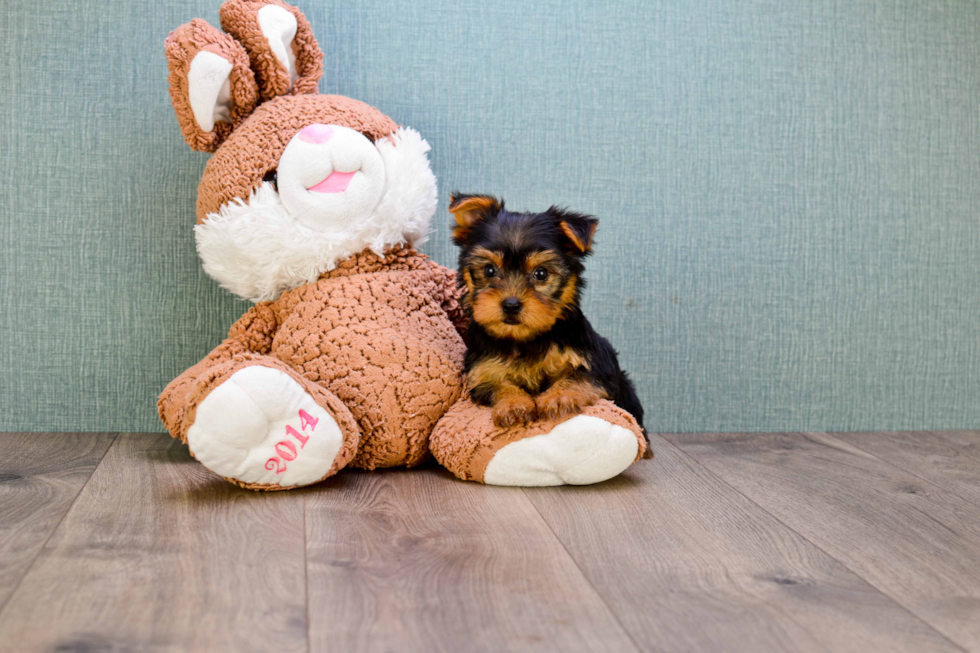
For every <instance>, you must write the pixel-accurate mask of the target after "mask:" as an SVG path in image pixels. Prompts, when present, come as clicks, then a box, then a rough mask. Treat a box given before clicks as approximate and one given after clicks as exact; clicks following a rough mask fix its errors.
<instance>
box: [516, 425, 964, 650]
mask: <svg viewBox="0 0 980 653" xmlns="http://www.w3.org/2000/svg"><path fill="white" fill-rule="evenodd" d="M651 442H652V445H653V448H654V451H656V455H657V457H656V458H655V459H654V460H652V461H641V462H640V463H638V464H636V465H634V466H633V467H632V468H630V469H629V470H627V472H626V473H624V474H623V475H621V476H620V477H618V478H616V479H613V480H611V481H609V482H607V483H604V484H600V485H595V486H588V487H579V488H569V487H564V488H541V489H528V490H525V492H526V494H527V496H528V497H529V498H530V499H531V501H532V503H534V505H535V507H537V509H538V511H539V512H540V513H541V515H542V516H543V517H544V518H545V520H546V521H547V522H548V524H549V525H550V526H551V528H552V529H553V530H554V532H555V533H556V534H557V536H558V538H559V539H560V540H561V541H562V543H563V544H564V545H565V547H566V549H567V550H568V551H569V553H570V554H571V555H572V557H573V558H574V560H575V561H576V562H577V563H578V565H579V567H580V568H581V569H582V570H583V571H584V572H585V574H586V576H587V577H588V578H589V580H591V581H592V583H593V584H594V586H595V587H596V589H597V590H598V592H599V594H600V595H601V596H602V597H603V599H604V600H605V601H606V603H607V604H609V606H610V607H611V608H612V609H613V611H614V612H615V613H616V615H617V617H618V618H619V620H620V622H621V623H622V624H623V626H624V627H625V628H626V630H627V631H628V632H629V634H630V635H631V636H632V638H633V640H634V641H635V642H637V644H638V645H639V647H640V648H641V649H643V650H657V651H747V652H748V651H751V652H761V651H789V650H792V651H826V650H833V651H855V652H861V653H864V652H866V651H915V652H921V651H951V650H959V649H958V648H957V647H955V646H954V645H953V644H952V643H950V642H949V641H948V640H946V639H945V638H944V637H942V636H941V635H940V634H939V633H937V632H936V631H935V630H934V629H932V628H930V627H929V626H928V625H926V624H925V623H923V622H922V621H921V620H920V619H918V618H916V617H915V616H914V615H912V614H910V613H909V612H908V611H907V610H905V609H904V608H902V607H901V606H899V605H898V604H896V603H895V602H894V601H892V600H891V599H889V598H887V597H886V596H884V595H882V594H881V593H880V592H879V591H877V590H876V589H875V588H873V587H872V586H871V585H869V584H868V583H867V582H865V581H864V580H862V579H861V578H859V577H858V576H856V575H855V574H853V573H852V572H850V571H849V570H847V569H846V568H845V567H844V566H843V565H841V564H840V563H838V562H837V561H836V560H834V559H833V558H831V557H830V556H828V555H826V554H825V553H824V552H823V551H821V550H819V549H818V548H817V547H815V546H813V545H812V544H811V543H809V542H807V541H806V540H805V539H804V538H802V537H800V536H799V535H798V534H797V533H795V532H794V531H792V530H790V529H789V528H787V527H786V526H785V525H783V524H781V523H780V522H779V521H777V520H776V519H774V518H773V517H772V516H771V515H769V514H768V513H766V512H765V511H763V510H762V509H760V508H759V507H758V506H756V505H755V504H753V503H752V502H750V501H748V500H747V499H746V498H745V497H743V496H742V495H740V494H739V493H738V492H736V491H735V490H733V489H732V488H731V487H729V486H728V485H726V484H725V483H722V482H721V481H720V480H718V478H717V477H716V476H714V475H713V474H711V473H710V472H708V471H707V470H706V469H704V468H703V467H702V466H701V465H699V464H697V463H696V462H695V461H693V460H692V459H691V458H690V457H688V456H686V455H685V454H683V453H682V452H680V451H678V450H677V449H675V448H674V447H673V446H671V445H670V444H668V443H667V442H666V441H665V440H663V439H662V438H660V437H658V436H654V435H651Z"/></svg>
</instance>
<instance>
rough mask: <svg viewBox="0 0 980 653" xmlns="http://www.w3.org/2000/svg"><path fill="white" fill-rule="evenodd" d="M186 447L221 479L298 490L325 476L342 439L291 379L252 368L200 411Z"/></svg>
mask: <svg viewBox="0 0 980 653" xmlns="http://www.w3.org/2000/svg"><path fill="white" fill-rule="evenodd" d="M187 444H188V446H189V447H190V449H191V451H192V452H193V453H194V456H195V457H196V458H197V459H198V460H199V461H200V462H201V463H202V464H203V465H204V466H205V467H207V468H208V469H210V470H211V471H213V472H215V473H216V474H220V475H221V476H224V477H225V478H230V479H234V480H237V481H241V482H244V483H248V484H256V485H267V486H272V487H275V486H279V487H298V486H301V485H309V484H310V483H316V482H317V481H320V480H322V479H323V478H324V477H326V476H327V474H328V473H329V472H330V468H331V467H332V466H333V463H334V460H335V459H336V458H337V454H338V453H339V452H340V448H341V445H342V444H343V434H342V433H341V431H340V427H339V426H338V425H337V422H336V421H335V420H334V418H333V417H332V416H331V414H330V413H329V412H328V411H326V410H324V409H323V408H321V407H320V405H319V404H317V403H316V401H314V400H313V397H311V396H310V395H309V394H308V393H307V392H306V390H304V389H303V387H302V386H301V385H300V384H299V383H297V382H296V381H294V380H293V379H292V378H290V377H289V375H287V374H285V373H283V372H280V371H279V370H275V369H272V368H269V367H263V366H261V365H252V366H250V367H246V368H244V369H241V370H239V371H237V372H235V373H234V374H232V375H231V376H230V377H229V378H228V380H226V381H225V382H224V383H222V384H221V385H219V386H218V387H216V388H215V389H214V390H212V391H211V392H210V393H209V394H208V396H207V397H205V398H204V400H203V401H202V402H201V403H200V404H199V405H198V407H197V414H196V416H195V418H194V424H193V425H192V426H191V427H190V429H189V430H188V431H187Z"/></svg>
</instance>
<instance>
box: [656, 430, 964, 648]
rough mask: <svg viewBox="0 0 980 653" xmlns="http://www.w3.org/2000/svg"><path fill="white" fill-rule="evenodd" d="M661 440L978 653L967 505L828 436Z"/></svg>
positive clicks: (794, 435) (803, 435) (733, 436)
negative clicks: (680, 449)
mask: <svg viewBox="0 0 980 653" xmlns="http://www.w3.org/2000/svg"><path fill="white" fill-rule="evenodd" d="M670 439H671V441H672V442H674V443H676V444H677V445H678V446H679V447H681V448H682V449H683V450H684V451H685V452H688V453H690V454H691V455H692V456H694V457H695V458H696V459H697V460H698V462H700V463H702V464H703V465H705V466H706V467H708V468H709V469H711V471H713V472H714V473H715V474H717V475H718V476H719V477H720V478H721V479H722V480H724V481H725V482H727V483H729V484H730V485H732V486H733V487H735V488H736V489H738V490H739V491H740V492H741V493H742V494H744V495H745V496H747V497H749V498H750V499H751V500H752V501H754V502H756V503H757V504H759V505H760V506H762V507H763V508H764V509H765V510H767V511H768V512H770V513H772V514H773V515H775V516H776V517H777V518H778V519H780V520H781V521H783V522H784V523H785V524H787V525H788V526H789V527H790V528H793V529H794V530H796V531H797V532H799V533H800V534H802V535H803V536H804V537H806V538H807V539H809V540H810V541H812V542H813V543H814V544H816V545H817V546H819V547H820V548H821V549H823V550H824V551H826V552H827V553H829V554H830V555H832V556H834V557H835V558H837V559H838V560H840V561H841V562H842V563H844V564H845V565H847V567H848V568H850V569H851V570H853V571H854V572H855V573H857V574H859V575H860V576H862V577H863V578H865V579H867V580H868V581H869V582H870V583H871V584H872V585H874V586H875V587H877V588H878V589H880V590H881V591H882V592H883V593H885V594H887V595H888V596H890V597H891V598H893V599H895V600H896V601H897V602H898V603H900V604H902V605H903V606H905V607H906V608H907V609H908V610H910V611H911V612H913V613H914V614H916V615H918V616H919V617H921V618H922V619H923V620H924V621H926V622H928V623H929V624H930V625H932V626H933V627H935V628H936V629H937V630H939V631H940V632H942V633H943V634H945V635H946V636H947V637H948V638H949V639H951V640H953V641H955V642H956V643H958V644H960V645H961V646H963V647H964V648H966V649H968V650H972V651H980V564H978V561H980V520H978V519H977V516H978V511H977V507H976V505H974V504H972V503H969V502H967V501H965V500H963V499H962V498H960V497H959V496H958V495H955V494H953V493H951V492H948V491H946V490H944V489H943V488H941V487H939V486H937V485H935V484H933V483H931V482H929V481H926V480H924V479H922V478H920V477H917V476H915V475H913V474H911V473H909V472H906V471H904V470H902V469H899V468H897V467H895V466H894V465H891V464H889V463H886V462H884V461H882V460H881V459H879V458H877V457H875V456H873V455H871V454H869V453H867V452H865V451H863V450H861V449H859V448H857V447H855V446H853V445H851V444H849V443H848V442H846V441H845V440H842V439H840V438H837V437H834V436H832V435H828V434H823V433H809V434H788V433H779V434H737V435H717V434H706V435H675V436H670ZM923 650H929V649H928V648H925V649H923Z"/></svg>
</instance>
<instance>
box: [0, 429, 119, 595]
mask: <svg viewBox="0 0 980 653" xmlns="http://www.w3.org/2000/svg"><path fill="white" fill-rule="evenodd" d="M113 438H115V435H114V434H110V433H0V610H3V607H4V605H6V603H7V600H8V599H9V598H10V595H11V594H13V592H14V590H15V589H16V588H17V584H18V583H20V580H21V578H23V576H24V574H26V573H27V570H28V569H29V568H30V566H31V564H32V563H33V562H34V560H35V558H37V555H38V553H40V551H41V548H42V547H43V546H44V543H45V542H47V541H48V538H49V537H51V533H52V532H54V529H55V527H57V526H58V524H59V523H60V522H61V520H62V518H63V517H64V516H65V513H67V512H68V509H69V508H70V507H71V504H72V502H73V501H74V500H75V497H77V496H78V493H79V492H80V491H81V489H82V487H83V486H84V485H85V482H86V481H88V479H89V477H90V476H91V475H92V472H93V471H94V470H95V468H96V466H97V465H98V464H99V461H100V460H102V456H103V455H105V452H106V450H107V449H108V448H109V445H111V444H112V440H113Z"/></svg>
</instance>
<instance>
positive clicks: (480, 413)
mask: <svg viewBox="0 0 980 653" xmlns="http://www.w3.org/2000/svg"><path fill="white" fill-rule="evenodd" d="M582 414H583V415H591V416H593V417H599V418H601V419H604V420H606V421H607V422H610V423H612V424H615V425H617V426H622V427H624V428H627V429H629V430H631V431H633V433H634V434H635V435H636V439H637V442H639V445H640V448H639V449H638V451H637V455H636V459H635V460H634V461H633V462H636V460H639V459H640V458H641V457H642V456H643V453H644V451H646V442H645V441H644V439H643V436H642V435H640V427H639V425H638V424H637V423H636V420H635V419H633V416H632V415H630V414H629V413H627V412H626V411H625V410H623V409H622V408H619V407H618V406H616V405H614V404H613V403H612V402H609V401H606V400H602V401H600V402H599V403H597V404H596V405H594V406H590V407H588V408H586V409H585V410H583V411H582ZM571 418H572V416H566V417H562V418H560V419H549V420H537V421H535V422H533V423H531V424H528V425H526V426H513V427H510V428H500V427H497V426H494V423H493V418H492V414H491V411H490V409H489V408H484V407H482V406H477V405H476V404H474V403H473V402H472V401H470V400H469V398H465V397H464V398H463V399H460V400H459V401H458V402H456V404H455V405H454V406H453V407H452V408H451V409H450V410H449V412H447V413H446V415H445V416H444V417H443V418H442V419H441V420H440V421H439V424H438V425H437V426H436V428H435V430H433V432H432V435H431V437H430V439H429V448H430V449H431V451H432V455H433V456H434V457H435V459H436V460H437V461H438V462H439V464H440V465H442V466H443V467H445V468H446V469H448V470H449V471H451V472H452V473H453V474H455V475H456V476H457V477H459V478H461V479H463V480H464V481H479V482H481V483H482V482H483V472H484V471H486V469H487V464H489V462H490V459H491V458H493V455H494V454H495V453H497V452H498V451H500V450H501V449H503V448H504V447H505V446H507V445H508V444H510V443H512V442H517V441H518V440H523V439H525V438H530V437H533V436H535V435H541V434H543V433H548V432H549V431H551V429H553V428H555V426H557V425H558V424H561V423H562V422H564V421H566V420H569V419H571Z"/></svg>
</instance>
